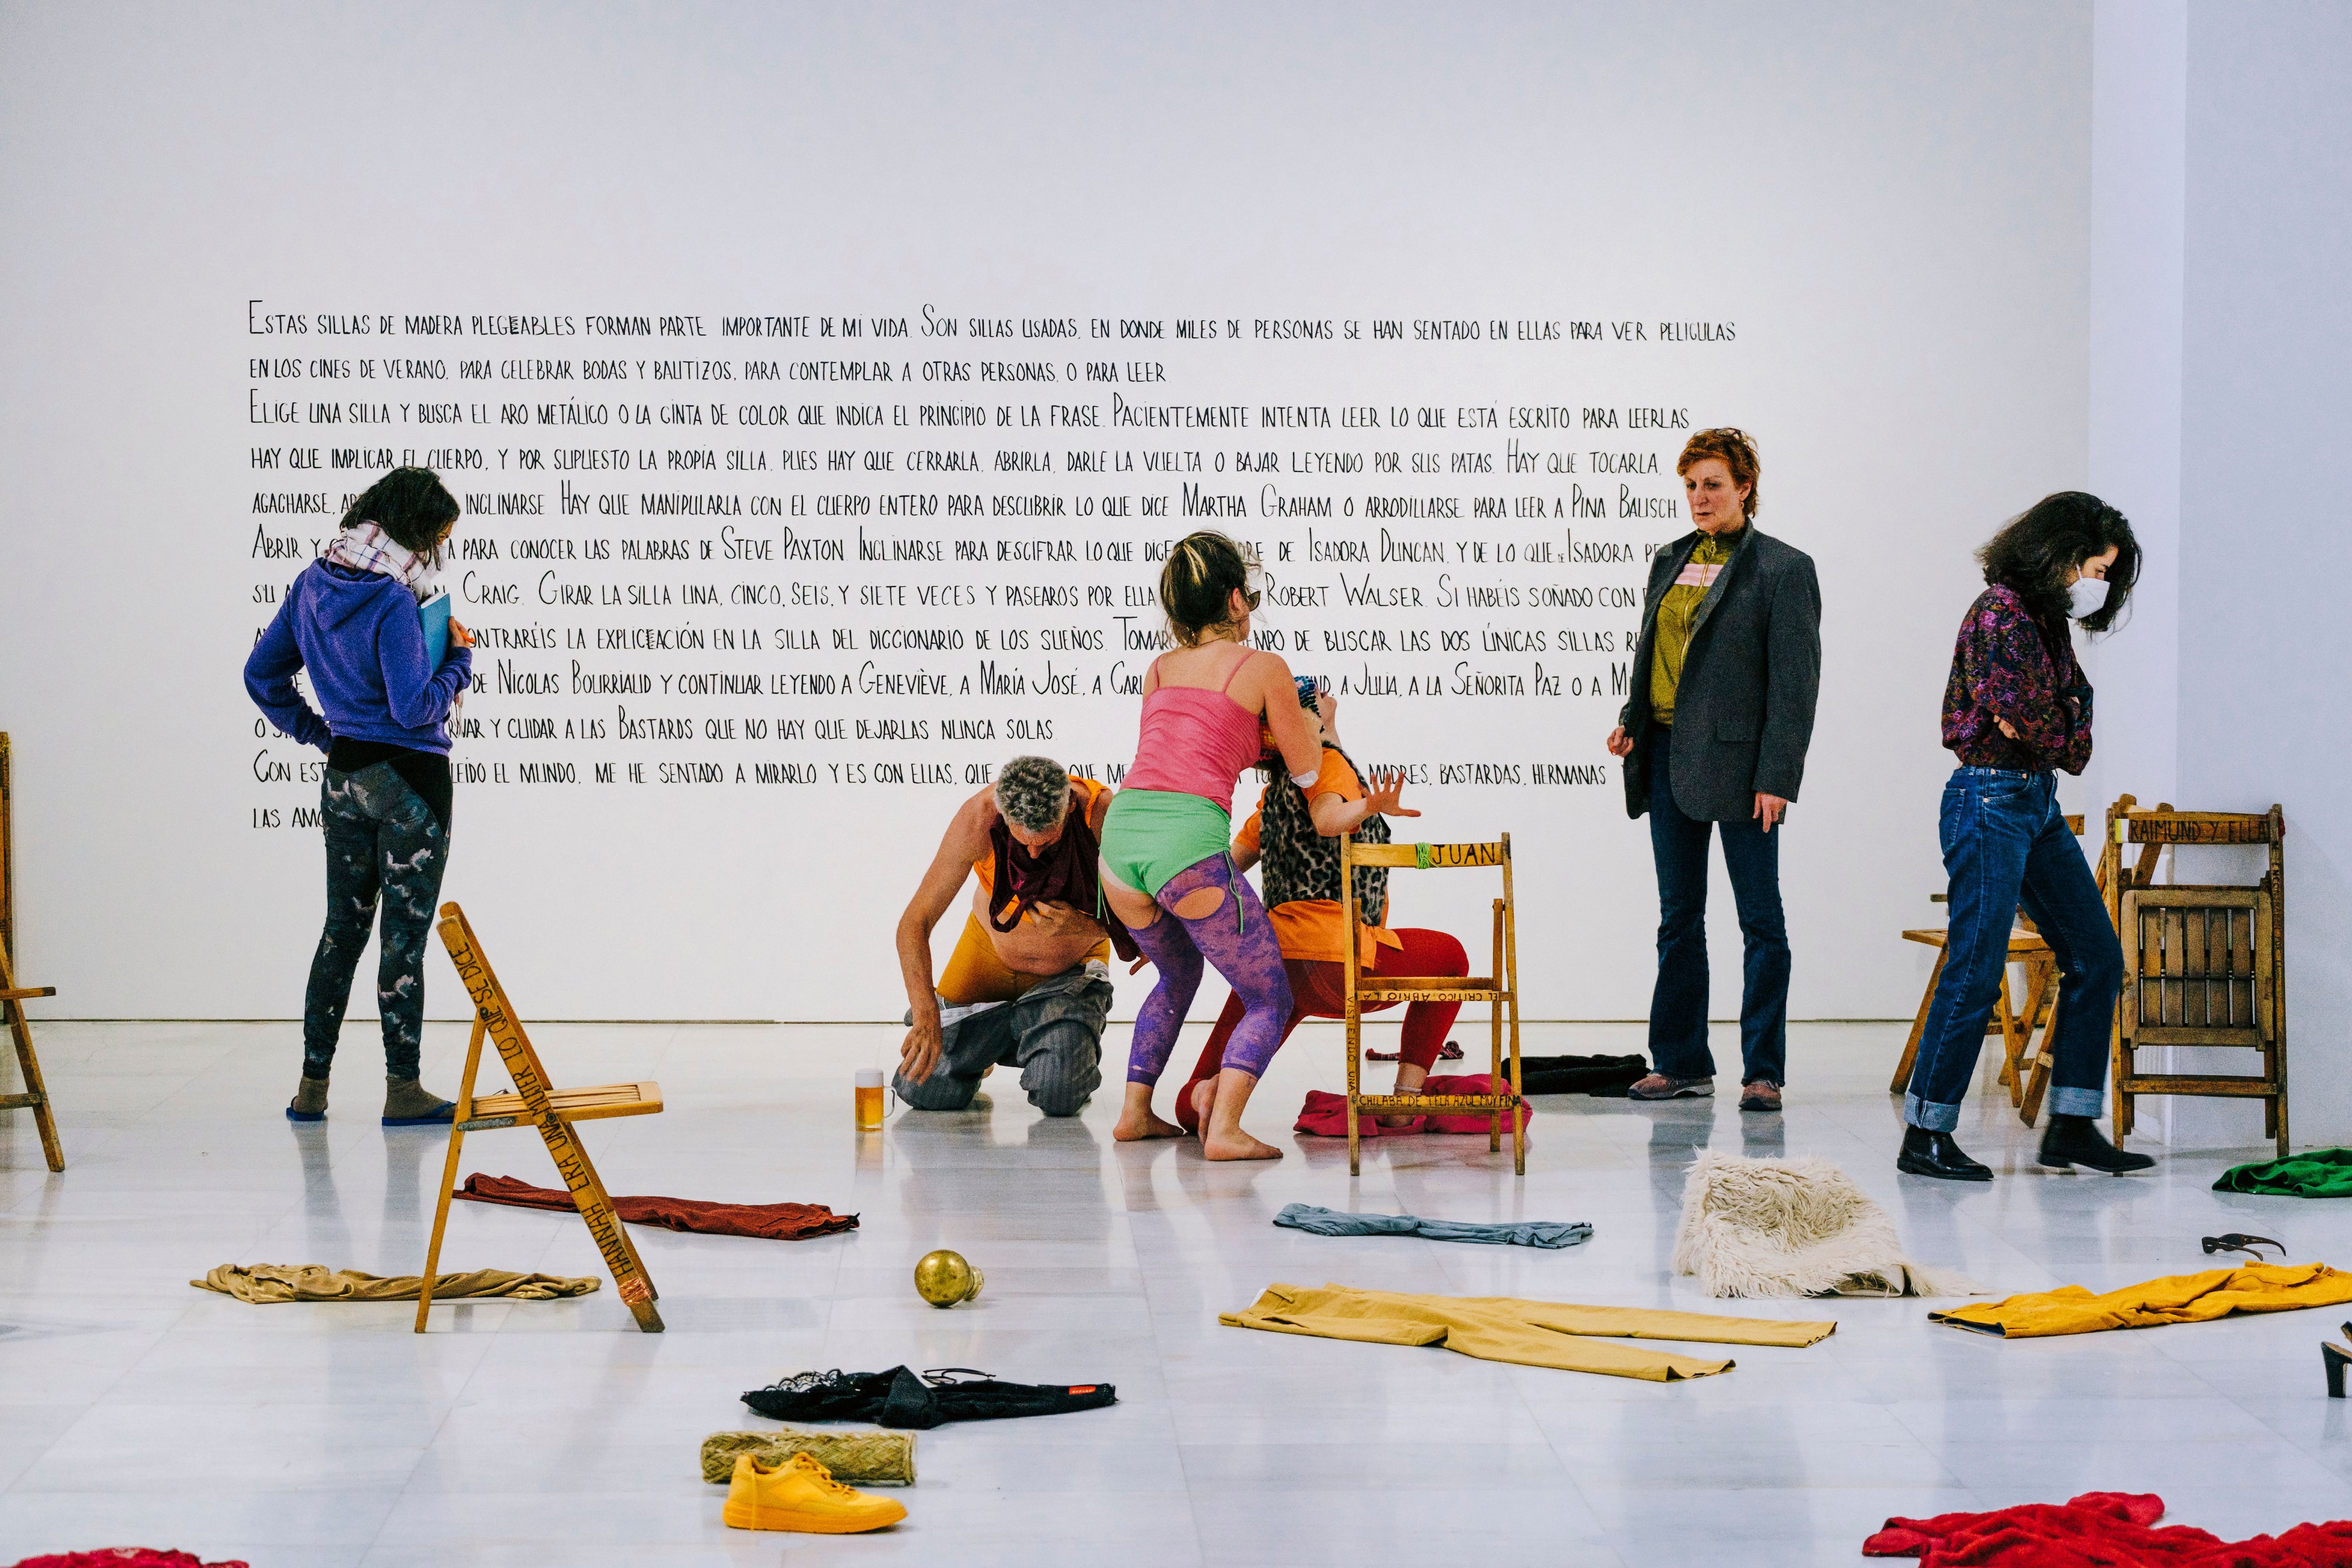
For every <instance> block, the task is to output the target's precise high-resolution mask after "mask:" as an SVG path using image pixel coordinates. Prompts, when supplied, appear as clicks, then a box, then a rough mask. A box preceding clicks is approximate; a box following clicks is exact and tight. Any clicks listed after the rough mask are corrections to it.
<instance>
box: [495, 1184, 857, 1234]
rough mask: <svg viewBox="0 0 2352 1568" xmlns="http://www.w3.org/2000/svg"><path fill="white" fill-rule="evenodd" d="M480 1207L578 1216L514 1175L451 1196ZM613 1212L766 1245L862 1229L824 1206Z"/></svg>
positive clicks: (680, 1206) (669, 1205) (660, 1201)
mask: <svg viewBox="0 0 2352 1568" xmlns="http://www.w3.org/2000/svg"><path fill="white" fill-rule="evenodd" d="M451 1195H452V1196H454V1197H460V1198H471V1199H473V1200H474V1201H475V1202H476V1203H478V1204H506V1205H509V1206H511V1207H514V1208H519V1209H556V1210H559V1211H562V1212H566V1213H577V1212H578V1205H575V1204H574V1203H573V1202H572V1194H570V1193H567V1192H559V1191H556V1190H554V1189H552V1188H549V1187H534V1186H532V1185H531V1184H530V1183H529V1182H519V1181H517V1180H515V1179H514V1178H513V1177H512V1176H484V1175H480V1174H476V1175H471V1176H468V1177H467V1178H466V1184H465V1185H464V1186H463V1187H460V1188H459V1189H458V1190H457V1192H456V1193H454V1194H451ZM613 1212H614V1214H616V1215H620V1216H621V1219H622V1221H623V1222H624V1223H625V1224H628V1225H657V1226H661V1227H662V1228H663V1229H664V1230H691V1231H699V1232H700V1233H701V1234H703V1235H705V1236H753V1237H760V1238H761V1239H762V1240H764V1241H803V1240H805V1239H807V1238H808V1237H812V1236H831V1235H832V1234H833V1233H834V1232H835V1231H837V1230H855V1229H856V1228H857V1216H856V1215H854V1214H835V1213H834V1212H833V1211H832V1210H831V1209H829V1208H827V1207H825V1206H824V1205H823V1204H712V1203H704V1202H701V1201H700V1200H698V1199H695V1198H614V1200H613Z"/></svg>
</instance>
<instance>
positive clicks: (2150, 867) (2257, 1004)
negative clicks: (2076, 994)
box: [2099, 795, 2287, 1159]
mask: <svg viewBox="0 0 2352 1568" xmlns="http://www.w3.org/2000/svg"><path fill="white" fill-rule="evenodd" d="M2137 804H2138V803H2137V801H2135V800H2134V799H2133V798H2132V797H2131V796H2130V795H2123V796H2120V797H2119V798H2118V799H2117V800H2116V804H2115V805H2112V806H2110V807H2109V808H2108V810H2107V832H2106V835H2105V844H2104V845H2103V846H2102V847H2101V850H2100V855H2099V860H2100V868H2101V870H2102V872H2103V873H2104V877H2103V881H2104V885H2105V893H2106V898H2107V917H2108V918H2109V919H2110V920H2112V921H2115V926H2116V936H2117V937H2118V939H2119V940H2120V941H2121V942H2122V943H2123V949H2124V987H2123V994H2122V995H2121V997H2119V998H2118V999H2117V1001H2116V1022H2115V1030H2114V1034H2113V1040H2114V1044H2115V1075H2116V1106H2115V1122H2116V1142H2122V1141H2123V1138H2124V1135H2125V1134H2126V1133H2127V1132H2129V1131H2131V1130H2132V1123H2133V1121H2135V1119H2136V1110H2137V1108H2136V1106H2135V1104H2134V1101H2135V1100H2137V1097H2138V1096H2140V1095H2143V1094H2188V1095H2220V1096H2228V1097H2233V1098H2239V1099H2251V1100H2261V1101H2262V1102H2263V1133H2264V1135H2265V1136H2268V1137H2271V1138H2273V1139H2275V1140H2276V1141H2277V1144H2278V1152H2279V1157H2280V1158H2281V1159H2284V1158H2285V1157H2286V1153H2287V1097H2286V815H2285V813H2284V812H2283V811H2281V810H2280V808H2279V807H2278V806H2276V805H2273V806H2272V807H2271V808H2270V810H2269V811H2267V812H2261V813H2255V812H2223V811H2175V810H2173V809H2172V807H2171V806H2170V805H2158V807H2157V808H2156V809H2155V810H2154V811H2139V810H2136V809H2134V808H2135V807H2136V806H2137ZM2181 844H2188V845H2248V846H2252V845H2266V846H2268V847H2269V849H2270V865H2269V867H2268V868H2267V869H2266V870H2265V871H2264V872H2263V877H2262V879H2261V880H2260V881H2258V882H2253V883H2247V884H2239V885H2231V884H2221V885H2212V884H2207V885H2183V884H2179V883H2168V884H2166V885H2164V886H2161V887H2159V886H2158V885H2156V881H2155V874H2156V864H2157V858H2158V856H2159V855H2161V854H2162V853H2163V852H2164V848H2165V847H2166V846H2168V845H2181ZM2128 845H2137V846H2138V847H2139V854H2138V855H2137V857H2136V858H2135V859H2134V861H2133V863H2132V864H2130V865H2126V864H2125V858H2124V849H2125V847H2126V846H2128ZM2147 1046H2238V1047H2246V1048H2249V1049H2252V1050H2254V1051H2258V1052H2260V1053H2261V1056H2262V1070H2261V1071H2260V1072H2258V1073H2253V1074H2244V1073H2236V1074H2215V1073H2144V1072H2141V1071H2140V1070H2139V1069H2138V1067H2137V1061H2136V1059H2135V1058H2134V1056H2133V1053H2134V1052H2135V1051H2137V1050H2138V1049H2140V1048H2141V1047H2147Z"/></svg>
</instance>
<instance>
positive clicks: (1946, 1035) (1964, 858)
mask: <svg viewBox="0 0 2352 1568" xmlns="http://www.w3.org/2000/svg"><path fill="white" fill-rule="evenodd" d="M1939 835H1940V837H1942V839H1943V844H1944V869H1945V870H1946V871H1948V872H1949V873H1950V875H1951V879H1952V889H1951V900H1952V901H1951V910H1952V922H1951V928H1950V931H1949V934H1948V936H1947V937H1946V938H1945V943H1944V973H1943V976H1942V978H1940V979H1939V980H1937V983H1936V999H1935V1001H1934V1002H1932V1003H1930V1004H1929V1005H1928V1007H1927V1025H1926V1026H1925V1027H1924V1028H1923V1029H1922V1030H1921V1031H1920V1035H1919V1059H1918V1061H1917V1063H1916V1065H1915V1066H1914V1067H1913V1068H1912V1069H1911V1086H1910V1092H1909V1093H1907V1094H1906V1095H1905V1096H1904V1100H1903V1119H1904V1120H1905V1121H1908V1122H1909V1123H1910V1124H1911V1125H1912V1126H1914V1127H1926V1128H1929V1129H1931V1130H1933V1131H1938V1132H1948V1131H1951V1130H1952V1129H1953V1128H1955V1127H1957V1126H1958V1125H1959V1122H1960V1100H1961V1098H1962V1097H1963V1096H1965V1095H1966V1094H1967V1093H1968V1090H1969V1079H1970V1078H1971V1077H1972V1076H1974V1074H1975V1072H1976V1067H1977V1053H1978V1052H1979V1050H1981V1049H1982V1048H1983V1047H1984V1037H1985V1022H1986V1020H1987V1019H1989V1018H1990V1017H1991V1016H1992V1009H1993V1004H1994V1003H1995V1002H1996V1001H1998V1000H1999V999H2000V973H2001V970H2002V968H2003V967H2004V966H2005V965H2006V964H2007V963H2009V933H2010V929H2011V924H2012V923H2013V922H2014V921H2015V920H2016V918H2017V910H2018V906H2019V905H2021V904H2022V905H2023V906H2024V908H2025V912H2026V913H2027V914H2028V915H2030V916H2032V920H2033V923H2034V925H2035V926H2036V927H2037V928H2039V929H2040V931H2041V932H2042V940H2044V941H2045V942H2049V944H2050V952H2051V953H2052V955H2053V957H2055V958H2056V959H2057V961H2058V968H2059V971H2060V973H2063V975H2064V977H2065V978H2064V979H2063V980H2062V981H2061V982H2060V983H2059V986H2058V1042H2057V1044H2056V1045H2055V1046H2054V1047H2052V1050H2053V1054H2054V1056H2055V1058H2056V1060H2055V1061H2054V1062H2053V1067H2052V1070H2051V1075H2050V1078H2051V1086H2052V1087H2051V1092H2050V1109H2051V1110H2052V1112H2053V1113H2054V1114H2056V1115H2059V1116H2096V1115H2098V1114H2099V1109H2100V1106H2101V1103H2102V1102H2103V1101H2104V1100H2105V1091H2106V1083H2107V1044H2108V1029H2109V1026H2111V1025H2112V1024H2113V1022H2114V1020H2115V1016H2116V993H2118V992H2119V991H2121V990H2122V989H2123V981H2124V950H2123V944H2122V943H2120V942H2117V941H2116V929H2115V927H2114V926H2112V925H2110V924H2109V923H2108V921H2107V906H2106V903H2105V900H2102V899H2101V898H2100V896H2099V885H2098V883H2097V881H2096V880H2095V879H2093V878H2092V876H2091V868H2090V866H2089V864H2088V863H2087V862H2085V861H2084V858H2083V847H2082V845H2081V844H2079V843H2077V842H2076V841H2075V838H2074V834H2072V833H2070V832H2068V831H2067V829H2066V819H2065V816H2063V814H2062V813H2061V812H2060V811H2059V809H2058V776H2057V775H2056V774H2055V773H2017V772H2014V771H2011V770H2010V769H2007V768H1958V769H1955V770H1954V771H1953V773H1952V777H1951V782H1949V783H1948V784H1945V785H1944V809H1943V819H1942V822H1941V824H1940V827H1939Z"/></svg>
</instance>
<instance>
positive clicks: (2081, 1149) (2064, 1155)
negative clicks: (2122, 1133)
mask: <svg viewBox="0 0 2352 1568" xmlns="http://www.w3.org/2000/svg"><path fill="white" fill-rule="evenodd" d="M2040 1163H2042V1164H2044V1165H2056V1166H2058V1167H2060V1168H2061V1169H2064V1168H2066V1167H2069V1166H2074V1165H2083V1166H2086V1167H2088V1168H2089V1169H2091V1170H2094V1171H2105V1173H2107V1174H2109V1175H2110V1176H2120V1175H2122V1174H2123V1173H2125V1172H2126V1171H2145V1170H2147V1168H2148V1167H2149V1166H2150V1165H2153V1164H2155V1163H2156V1160H2155V1157H2154V1156H2153V1155H2148V1154H2135V1153H2133V1152H2131V1151H2130V1150H2128V1149H2118V1148H2116V1146H2115V1145H2114V1144H2112V1143H2110V1142H2107V1141H2106V1139H2105V1136H2103V1135H2102V1134H2101V1133H2100V1131H2099V1124H2098V1123H2097V1122H2095V1121H2092V1120H2091V1119H2090V1118H2089V1117H2087V1116H2053V1117H2051V1118H2050V1125H2049V1126H2048V1127H2047V1128H2045V1129H2044V1130H2043V1131H2042V1153H2041V1156H2040Z"/></svg>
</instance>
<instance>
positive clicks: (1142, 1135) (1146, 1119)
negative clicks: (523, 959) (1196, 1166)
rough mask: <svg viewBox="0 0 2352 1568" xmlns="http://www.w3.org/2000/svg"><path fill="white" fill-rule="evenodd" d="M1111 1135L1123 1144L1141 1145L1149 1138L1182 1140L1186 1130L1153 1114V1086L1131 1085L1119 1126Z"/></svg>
mask: <svg viewBox="0 0 2352 1568" xmlns="http://www.w3.org/2000/svg"><path fill="white" fill-rule="evenodd" d="M1110 1135H1111V1136H1112V1137H1113V1138H1115V1139H1117V1140H1118V1142H1121V1143H1140V1142H1143V1141H1144V1140H1145V1139H1147V1138H1181V1137H1182V1136H1184V1130H1183V1129H1182V1128H1181V1127H1179V1126H1177V1125H1176V1124H1175V1123H1174V1122H1172V1121H1162V1120H1160V1118H1159V1117H1157V1116H1154V1115H1153V1114H1152V1113H1151V1085H1150V1084H1148V1083H1130V1084H1129V1085H1128V1086H1127V1102H1126V1103H1125V1104H1124V1105H1122V1106H1121V1107H1120V1108H1119V1112H1118V1126H1116V1127H1113V1128H1112V1129H1111V1130H1110Z"/></svg>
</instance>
